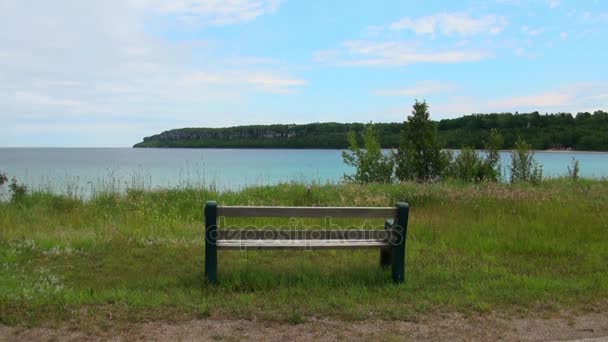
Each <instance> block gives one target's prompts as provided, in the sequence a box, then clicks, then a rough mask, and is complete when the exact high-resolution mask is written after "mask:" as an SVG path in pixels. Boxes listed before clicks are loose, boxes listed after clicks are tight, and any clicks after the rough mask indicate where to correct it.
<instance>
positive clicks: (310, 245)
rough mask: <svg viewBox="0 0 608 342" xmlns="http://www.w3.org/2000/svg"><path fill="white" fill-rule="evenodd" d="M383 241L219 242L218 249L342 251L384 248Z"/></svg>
mask: <svg viewBox="0 0 608 342" xmlns="http://www.w3.org/2000/svg"><path fill="white" fill-rule="evenodd" d="M387 246H389V243H388V242H386V241H383V240H217V248H218V249H241V250H242V249H340V248H348V249H351V248H382V247H387Z"/></svg>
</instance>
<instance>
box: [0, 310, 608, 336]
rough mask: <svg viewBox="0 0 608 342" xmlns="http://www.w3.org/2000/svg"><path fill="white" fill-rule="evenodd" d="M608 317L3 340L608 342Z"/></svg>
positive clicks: (326, 324) (234, 327)
mask: <svg viewBox="0 0 608 342" xmlns="http://www.w3.org/2000/svg"><path fill="white" fill-rule="evenodd" d="M603 336H608V313H606V312H600V313H586V314H579V315H576V316H572V315H568V314H562V315H561V316H559V317H552V318H534V319H530V318H516V317H500V316H498V315H496V314H486V315H482V314H476V315H472V316H463V315H460V314H440V315H437V314H435V315H428V316H424V317H421V318H420V319H419V320H417V321H416V322H393V321H380V320H371V321H370V320H368V321H361V322H344V321H336V320H326V319H323V320H311V321H309V322H307V323H303V324H297V325H290V324H278V323H270V322H256V321H245V320H213V319H204V320H195V321H187V322H181V323H165V322H149V323H138V324H127V325H121V326H120V327H117V328H110V329H109V330H107V331H97V332H95V333H93V334H91V333H84V332H82V331H79V330H78V329H75V328H69V327H66V328H61V329H48V328H33V329H23V328H15V327H5V326H0V341H23V340H28V341H31V340H61V341H91V340H113V341H134V340H147V341H148V340H157V341H169V340H170V341H176V340H181V341H192V340H228V341H235V340H265V341H284V340H298V341H323V340H332V341H335V340H347V341H352V340H373V341H378V340H389V341H391V340H416V341H419V340H449V341H471V340H477V341H495V340H506V341H522V340H523V341H553V340H576V339H588V340H585V341H608V338H605V337H603Z"/></svg>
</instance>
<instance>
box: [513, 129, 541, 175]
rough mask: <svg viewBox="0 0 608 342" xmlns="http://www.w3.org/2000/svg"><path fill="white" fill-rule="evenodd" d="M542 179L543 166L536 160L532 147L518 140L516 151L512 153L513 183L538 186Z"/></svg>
mask: <svg viewBox="0 0 608 342" xmlns="http://www.w3.org/2000/svg"><path fill="white" fill-rule="evenodd" d="M542 178H543V169H542V166H541V165H539V164H538V163H537V162H536V160H534V153H533V152H532V151H531V150H530V145H529V144H528V143H527V142H525V141H524V140H521V139H519V140H517V142H516V143H515V150H514V151H513V152H511V183H533V184H538V183H540V181H541V180H542Z"/></svg>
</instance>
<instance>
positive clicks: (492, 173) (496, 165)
mask: <svg viewBox="0 0 608 342" xmlns="http://www.w3.org/2000/svg"><path fill="white" fill-rule="evenodd" d="M503 143H504V139H503V137H502V135H501V134H500V133H499V132H498V130H496V129H495V128H493V129H492V130H491V131H490V137H489V139H488V141H487V142H486V151H487V153H488V155H487V156H486V160H485V162H484V165H483V168H484V170H483V175H484V177H483V178H484V179H485V180H489V181H492V182H497V181H499V180H500V179H501V173H500V149H501V148H502V146H503Z"/></svg>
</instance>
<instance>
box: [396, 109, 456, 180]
mask: <svg viewBox="0 0 608 342" xmlns="http://www.w3.org/2000/svg"><path fill="white" fill-rule="evenodd" d="M407 120H408V124H407V125H406V126H405V127H404V129H403V131H402V136H401V142H400V144H399V150H398V151H397V170H396V176H397V178H398V179H399V180H402V181H405V180H415V181H428V180H431V179H433V178H436V177H438V176H441V175H442V174H443V172H444V170H445V168H446V167H447V165H448V163H449V155H448V154H446V153H442V151H441V147H440V144H439V142H438V140H437V132H436V129H435V125H434V124H433V122H431V120H430V114H429V110H428V105H427V104H426V102H425V101H422V102H418V101H416V103H414V106H413V110H412V115H411V116H408V117H407Z"/></svg>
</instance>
